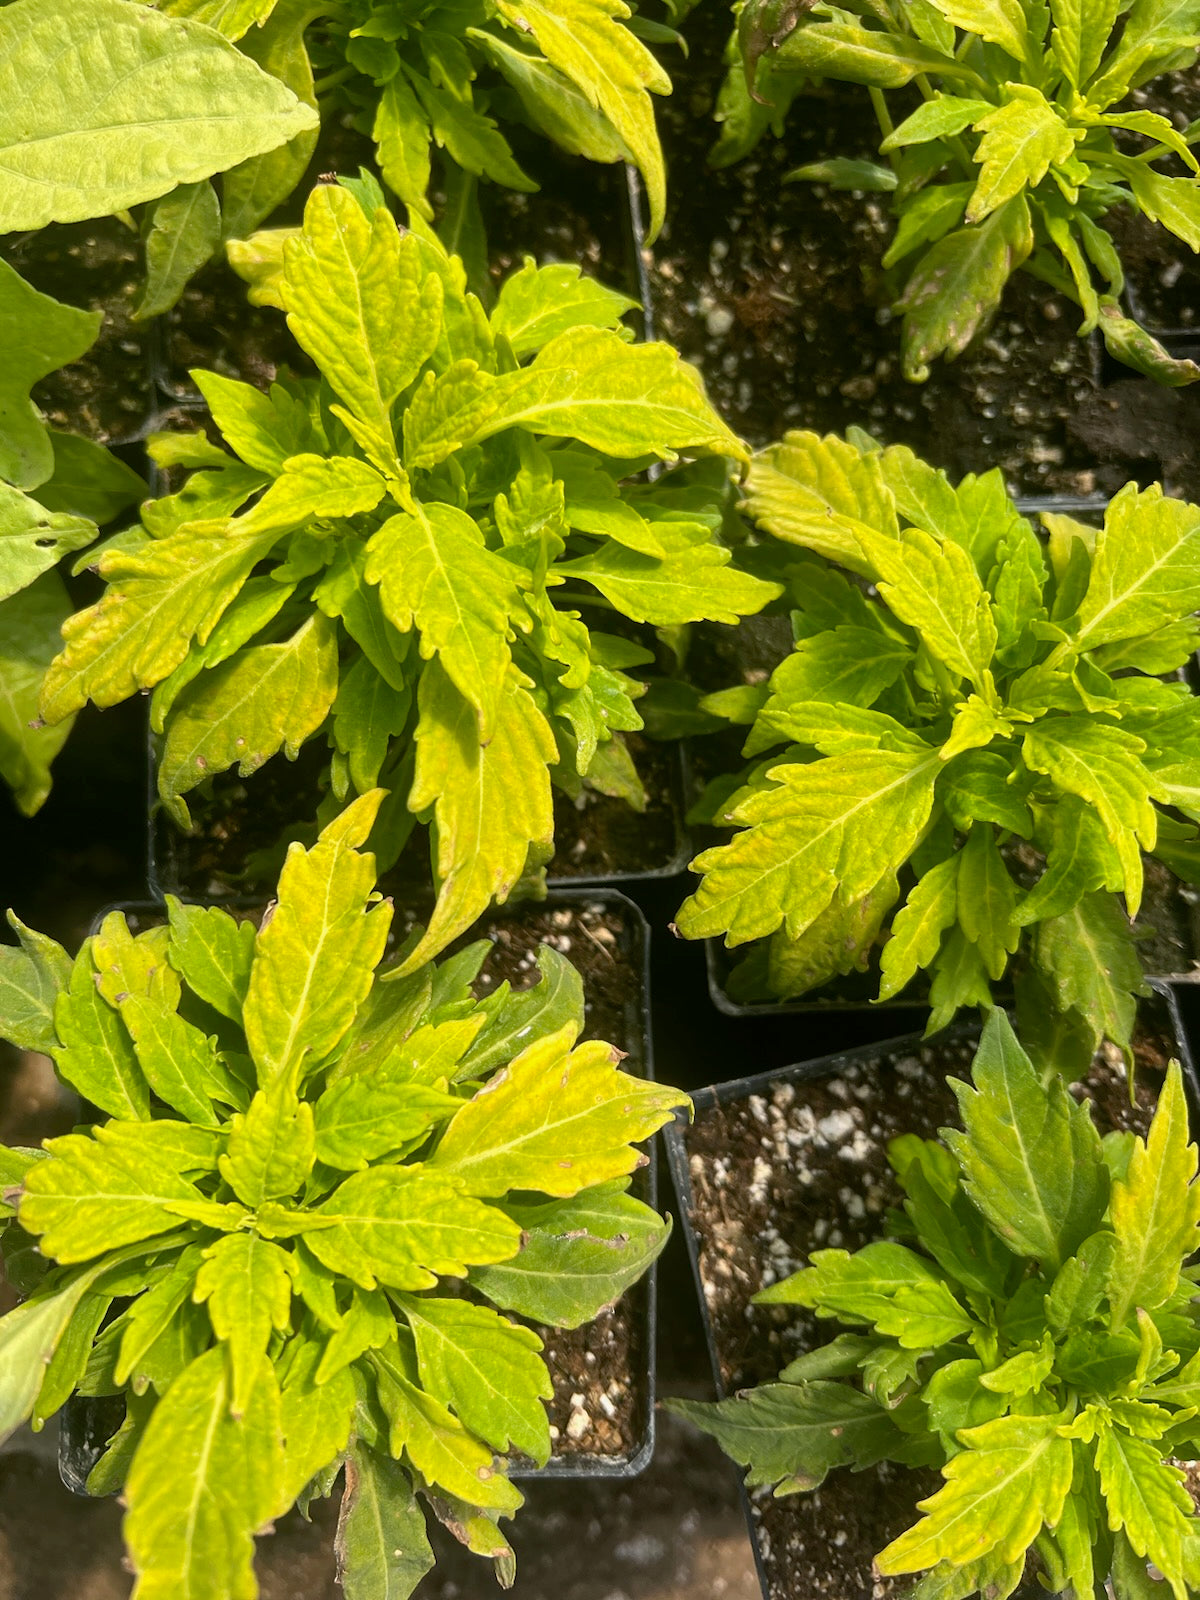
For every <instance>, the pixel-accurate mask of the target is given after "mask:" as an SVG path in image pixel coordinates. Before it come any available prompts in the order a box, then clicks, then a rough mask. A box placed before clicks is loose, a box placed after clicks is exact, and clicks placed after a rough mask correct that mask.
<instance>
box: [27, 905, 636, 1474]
mask: <svg viewBox="0 0 1200 1600" xmlns="http://www.w3.org/2000/svg"><path fill="white" fill-rule="evenodd" d="M239 909H240V910H241V911H243V912H244V913H245V915H247V916H249V917H254V916H255V915H256V914H261V912H262V910H263V907H262V904H261V902H260V903H259V905H258V906H257V907H251V906H243V907H241V908H239ZM113 910H115V911H121V912H123V913H124V914H125V915H126V917H127V918H128V920H129V923H130V926H131V927H132V928H134V930H135V931H137V930H138V929H139V928H143V927H149V926H153V925H155V924H157V923H160V922H162V921H163V920H165V912H164V909H163V906H162V904H161V903H160V902H158V901H127V902H124V903H122V904H120V905H116V906H111V907H109V908H108V911H113ZM107 914H108V912H107V911H105V912H104V913H102V914H101V915H100V916H99V917H98V918H97V919H96V923H95V925H94V926H95V927H98V926H99V924H100V922H101V921H102V920H103V917H104V916H105V915H107ZM415 920H416V914H415V912H413V911H411V910H408V909H407V908H404V907H398V908H397V914H396V917H395V920H394V922H393V935H394V937H397V938H403V936H404V934H405V932H406V931H407V929H406V926H405V925H406V923H407V924H408V925H409V926H411V924H412V922H413V921H415ZM649 932H650V930H649V927H648V925H647V923H646V920H645V918H644V917H643V915H642V913H641V911H640V910H639V909H638V907H637V906H636V905H635V904H634V903H633V901H632V900H629V899H628V898H626V896H625V895H623V894H620V893H618V892H617V891H616V890H614V889H604V888H598V889H593V890H589V891H587V892H586V893H584V894H576V893H573V892H570V891H567V890H552V891H551V892H550V893H549V894H548V895H547V897H546V899H545V900H543V901H538V902H528V901H527V902H525V903H523V904H521V905H518V906H513V907H506V908H503V909H501V910H498V911H496V912H494V913H492V914H491V915H490V916H488V917H486V918H484V919H483V920H482V921H481V922H479V923H478V924H477V925H476V926H475V927H474V928H473V929H472V930H471V933H470V934H468V935H465V936H464V937H463V938H461V939H460V940H458V941H456V943H455V944H454V945H452V946H451V947H450V949H451V952H453V951H454V950H455V949H458V948H461V947H462V946H463V945H465V944H468V943H470V942H472V941H473V940H474V939H476V938H486V939H490V940H491V942H492V944H493V946H494V947H495V948H494V951H493V953H491V954H490V955H489V956H488V959H487V962H486V963H485V966H484V970H483V972H482V973H481V974H480V977H479V979H478V990H479V993H480V994H483V993H486V992H487V991H488V990H490V989H492V988H495V987H496V985H498V984H499V983H501V982H502V981H504V980H505V979H507V980H508V981H509V983H510V984H511V985H512V987H513V988H514V989H520V988H528V987H529V986H530V984H531V983H532V982H535V981H536V980H537V977H538V970H537V966H536V955H537V950H538V947H539V946H540V945H542V944H549V945H551V946H552V947H553V948H555V949H556V950H558V951H559V952H560V953H561V954H563V955H565V956H566V957H567V958H568V959H569V960H570V961H571V962H572V964H573V965H575V966H576V967H577V968H578V969H579V970H580V972H581V975H582V977H583V982H584V993H585V997H586V998H585V1009H586V1023H585V1028H584V1037H585V1038H600V1039H605V1040H607V1041H608V1042H609V1043H610V1044H613V1045H615V1046H616V1047H617V1048H618V1049H619V1050H621V1051H622V1052H624V1056H625V1059H624V1061H623V1062H622V1068H623V1070H624V1071H626V1072H631V1073H635V1074H637V1075H638V1076H639V1077H646V1078H653V1076H654V1062H653V1051H652V1044H651V1034H650V1009H649V1007H650V1001H649V976H650V973H649ZM646 1154H647V1157H648V1164H647V1165H646V1166H645V1167H643V1168H641V1169H640V1170H639V1171H638V1172H637V1173H636V1174H635V1176H634V1180H633V1187H632V1192H633V1193H634V1194H636V1195H637V1196H638V1198H639V1199H642V1200H644V1201H646V1202H647V1204H649V1205H651V1206H656V1205H657V1193H658V1170H657V1141H651V1142H650V1144H649V1145H648V1147H647V1150H646ZM656 1290H657V1278H656V1267H655V1265H653V1264H652V1265H651V1267H650V1268H649V1270H648V1271H647V1272H646V1274H645V1275H644V1276H643V1277H642V1278H640V1279H639V1280H638V1282H637V1283H635V1284H633V1285H632V1286H631V1287H630V1288H629V1289H627V1290H626V1291H625V1293H624V1294H623V1295H622V1296H621V1297H620V1299H619V1300H617V1301H616V1303H615V1304H614V1305H612V1306H609V1307H607V1308H606V1309H605V1310H603V1311H602V1312H601V1313H600V1315H599V1316H598V1317H596V1318H595V1319H593V1321H592V1322H590V1323H587V1324H585V1325H584V1326H583V1327H582V1328H578V1329H574V1330H563V1329H558V1328H545V1327H539V1328H538V1329H537V1331H538V1333H539V1334H540V1335H541V1337H542V1339H543V1340H544V1342H545V1359H546V1365H547V1367H548V1369H549V1372H550V1377H551V1379H552V1381H553V1385H554V1395H553V1398H552V1399H551V1400H549V1401H548V1402H547V1409H548V1411H549V1414H550V1425H551V1437H552V1439H553V1453H552V1455H551V1457H550V1460H549V1461H548V1462H547V1464H546V1465H545V1466H544V1467H532V1466H523V1465H521V1464H520V1463H518V1464H517V1465H515V1466H514V1468H513V1470H512V1476H513V1477H514V1478H518V1479H547V1478H558V1479H563V1478H565V1479H582V1478H589V1479H590V1478H633V1477H636V1476H637V1474H638V1473H640V1472H641V1471H643V1469H644V1468H645V1467H646V1466H647V1464H648V1463H649V1461H650V1458H651V1456H652V1454H653V1452H654V1402H655V1361H654V1352H655V1338H656V1332H657V1293H656ZM517 1320H521V1319H519V1318H518V1319H517ZM122 1411H123V1407H122V1405H121V1403H120V1401H119V1400H118V1401H116V1402H115V1412H114V1402H113V1401H111V1400H104V1399H100V1400H93V1399H87V1398H76V1399H74V1400H72V1401H71V1402H70V1403H69V1404H68V1405H67V1406H66V1407H64V1409H63V1412H62V1413H61V1420H60V1432H59V1472H60V1475H61V1477H62V1480H63V1482H64V1483H65V1484H66V1486H67V1487H68V1488H69V1489H71V1490H73V1491H74V1492H75V1493H77V1494H83V1493H85V1492H86V1491H85V1485H86V1482H87V1478H88V1474H89V1473H90V1472H91V1469H92V1467H93V1466H94V1465H95V1463H96V1461H97V1460H98V1459H99V1457H100V1455H101V1454H102V1453H103V1451H104V1448H105V1446H106V1444H107V1442H108V1439H109V1438H110V1437H111V1435H112V1433H113V1432H114V1431H115V1429H116V1428H117V1427H118V1426H119V1425H120V1421H121V1415H122ZM580 1419H582V1420H580Z"/></svg>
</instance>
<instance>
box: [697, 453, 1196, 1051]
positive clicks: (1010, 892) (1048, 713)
mask: <svg viewBox="0 0 1200 1600" xmlns="http://www.w3.org/2000/svg"><path fill="white" fill-rule="evenodd" d="M745 494H746V500H745V504H746V508H747V510H748V512H749V514H750V516H751V518H752V520H753V522H754V523H755V524H756V525H757V527H758V528H759V529H760V530H762V531H763V532H765V533H768V534H771V535H774V536H775V538H776V539H777V540H778V541H779V545H778V546H776V547H775V548H774V549H771V550H770V551H769V554H770V556H771V558H772V559H773V560H776V561H778V562H781V563H786V561H787V555H786V547H787V546H789V545H791V546H794V547H795V549H796V555H795V563H794V565H793V566H792V568H791V571H790V577H789V584H790V590H789V592H790V595H791V597H792V600H793V602H794V605H795V610H794V611H793V613H792V617H793V629H794V634H795V646H794V649H793V651H792V654H791V655H790V656H788V657H787V658H786V659H785V660H784V661H783V662H782V663H781V665H780V666H779V667H778V668H777V669H776V670H775V672H774V674H773V676H772V677H771V679H770V681H769V683H767V684H764V685H761V686H745V687H742V688H738V689H734V690H730V691H723V692H721V693H719V694H717V695H714V696H710V697H709V698H708V699H707V700H706V701H704V702H702V703H703V705H704V706H705V707H706V708H707V709H709V710H710V711H712V712H714V713H718V714H723V715H725V716H728V717H730V718H731V719H732V720H733V721H735V722H741V723H746V724H749V734H748V737H747V741H746V744H745V754H746V755H747V756H748V757H750V758H752V759H751V764H750V765H749V766H748V767H747V768H746V769H745V770H744V771H743V772H742V773H741V774H738V775H735V776H733V777H730V778H727V779H721V780H718V781H717V782H716V783H715V784H713V785H712V786H711V788H710V790H709V792H708V794H707V796H706V797H705V799H704V800H703V802H702V804H701V807H700V810H701V813H702V815H703V816H704V817H705V818H706V819H707V820H709V821H711V822H714V823H716V824H717V825H718V826H721V827H732V828H734V829H735V830H737V831H736V832H735V834H734V837H733V838H732V840H731V841H729V842H728V843H725V844H719V845H717V846H715V847H714V848H712V849H710V850H707V851H705V852H704V853H703V854H701V855H700V856H699V857H698V858H697V860H696V861H695V863H694V866H695V869H696V870H697V871H698V872H700V873H701V874H702V879H701V883H700V885H699V887H698V889H697V890H696V892H695V894H694V895H693V896H692V897H691V898H690V899H689V900H688V901H687V903H686V904H685V905H684V907H683V909H682V910H681V912H680V914H679V919H678V925H679V928H680V931H681V932H682V933H684V934H685V935H686V936H688V937H689V938H702V937H712V936H715V935H724V936H725V939H726V942H727V943H728V944H729V945H740V944H744V943H746V942H747V941H749V940H764V941H767V942H766V943H764V944H760V945H759V946H757V947H756V949H755V951H754V952H753V953H752V955H751V956H750V958H749V960H748V961H747V962H746V963H745V964H744V965H743V967H742V968H741V969H740V973H741V975H740V979H739V980H737V981H738V982H740V984H741V992H742V994H743V996H744V997H746V998H762V997H763V996H764V995H775V996H779V997H782V998H789V997H792V996H795V995H798V994H802V993H805V992H807V991H808V990H810V989H813V988H815V987H818V986H819V985H821V984H823V983H825V982H827V981H828V980H829V979H831V978H833V977H836V976H838V975H842V974H846V973H849V972H850V971H852V970H853V969H855V968H856V967H857V968H860V969H865V968H866V966H867V964H868V960H869V958H870V955H871V953H872V951H873V948H874V947H875V946H876V944H877V943H879V942H880V940H881V939H885V940H886V942H884V943H883V947H882V953H881V957H880V961H881V967H882V981H881V986H880V991H879V994H880V998H881V999H888V998H889V997H891V996H893V995H896V994H899V993H900V992H901V991H902V990H903V989H904V988H905V987H906V986H907V985H908V984H909V982H910V981H911V980H912V979H913V977H914V976H915V975H916V974H917V973H918V972H919V971H923V972H925V973H927V974H928V975H929V978H930V979H931V995H930V998H931V1004H932V1007H933V1017H932V1021H931V1028H937V1027H940V1026H942V1025H943V1024H945V1023H946V1022H948V1021H949V1020H950V1019H951V1018H952V1017H953V1016H954V1014H955V1012H956V1011H957V1010H958V1009H959V1007H962V1006H970V1005H975V1004H981V1005H985V1006H986V1005H988V1004H990V1000H991V986H992V984H993V983H994V982H996V981H997V980H999V979H1001V978H1002V977H1004V975H1005V974H1006V972H1008V970H1009V967H1010V958H1011V957H1012V956H1013V955H1014V953H1017V952H1019V965H1020V988H1019V993H1020V994H1021V996H1022V998H1023V1002H1025V1003H1024V1004H1023V1010H1024V1009H1028V1011H1029V1013H1030V1017H1031V1023H1030V1025H1031V1026H1032V1025H1033V1021H1032V1019H1033V1018H1035V1017H1037V1016H1040V1017H1041V1018H1042V1021H1043V1022H1045V1020H1046V1019H1047V1018H1048V1017H1050V1016H1051V1015H1053V1016H1054V1017H1055V1018H1056V1020H1057V1023H1059V1024H1061V1025H1062V1026H1063V1028H1064V1029H1066V1031H1067V1032H1069V1033H1071V1034H1073V1035H1074V1037H1075V1040H1076V1046H1077V1049H1078V1051H1079V1052H1080V1055H1081V1058H1082V1059H1084V1060H1086V1059H1090V1056H1091V1052H1092V1050H1093V1048H1094V1046H1095V1045H1096V1043H1097V1042H1098V1040H1099V1037H1100V1035H1101V1034H1102V1033H1104V1034H1107V1035H1108V1036H1109V1038H1111V1039H1113V1040H1115V1041H1117V1042H1118V1043H1120V1044H1121V1045H1122V1046H1125V1047H1127V1046H1128V1044H1129V1039H1130V1030H1131V1028H1132V1024H1133V1015H1134V1009H1135V1000H1134V995H1135V994H1136V993H1138V992H1139V991H1140V989H1141V985H1142V976H1141V968H1140V965H1139V960H1138V956H1137V952H1136V943H1135V940H1134V937H1133V935H1132V933H1131V929H1130V923H1129V918H1130V917H1131V916H1136V914H1137V912H1138V910H1139V907H1140V904H1141V899H1142V893H1143V886H1144V875H1145V874H1144V863H1143V855H1144V853H1153V854H1156V855H1158V856H1159V857H1160V858H1161V859H1162V860H1163V861H1164V862H1165V863H1167V865H1168V866H1169V867H1171V868H1172V869H1174V870H1176V871H1178V872H1180V873H1182V874H1183V875H1185V876H1189V877H1193V878H1194V876H1195V874H1196V868H1197V860H1198V858H1197V843H1198V840H1200V834H1198V831H1197V828H1196V825H1195V824H1196V821H1197V820H1200V705H1198V703H1197V701H1196V700H1195V698H1194V697H1193V695H1192V692H1191V690H1190V689H1189V688H1188V686H1187V685H1186V684H1185V683H1183V682H1179V681H1174V679H1173V678H1172V677H1170V676H1169V675H1173V674H1176V673H1177V669H1178V668H1180V667H1181V666H1182V665H1183V663H1184V662H1185V661H1186V660H1187V659H1188V657H1189V656H1190V655H1191V653H1192V652H1193V651H1194V650H1195V648H1196V644H1197V638H1198V637H1200V625H1198V623H1197V620H1196V617H1195V615H1194V613H1195V611H1196V608H1197V606H1198V605H1200V508H1198V507H1196V506H1192V505H1187V504H1185V503H1184V502H1182V501H1178V500H1171V499H1167V498H1166V497H1164V495H1163V494H1162V492H1161V490H1160V489H1159V488H1157V487H1153V488H1150V489H1147V490H1145V491H1139V490H1138V489H1137V487H1136V486H1135V485H1133V484H1130V485H1128V486H1127V487H1126V488H1125V489H1123V490H1122V491H1121V493H1120V494H1119V495H1117V497H1116V499H1115V500H1114V501H1113V502H1112V503H1111V505H1110V506H1109V508H1108V511H1107V514H1106V515H1105V518H1104V524H1103V527H1102V528H1100V529H1099V530H1097V529H1095V528H1092V527H1089V526H1086V525H1085V524H1083V523H1080V522H1077V521H1074V520H1073V519H1072V518H1070V517H1067V516H1063V515H1060V514H1049V513H1047V514H1044V515H1043V517H1042V522H1043V524H1044V536H1043V537H1039V535H1038V534H1037V533H1035V531H1034V528H1033V526H1032V525H1031V524H1030V523H1029V522H1028V521H1027V520H1026V519H1025V518H1024V517H1022V516H1021V515H1020V514H1019V513H1018V512H1017V510H1016V508H1015V506H1014V505H1013V504H1012V502H1011V501H1010V500H1009V498H1008V496H1007V494H1006V493H1005V490H1004V484H1003V480H1002V478H1001V476H1000V473H999V472H998V471H993V472H990V473H987V474H986V475H985V476H983V477H980V478H975V477H968V478H965V479H964V480H963V481H962V482H961V483H960V484H959V485H958V486H957V488H955V487H953V486H952V485H951V484H950V483H949V481H948V480H947V478H946V476H945V474H944V473H941V472H938V471H935V470H934V469H933V468H932V467H930V466H928V465H927V464H925V463H924V462H922V461H920V460H919V459H918V458H917V457H916V456H914V455H913V453H912V452H911V451H910V450H908V449H907V448H906V447H903V446H896V447H892V448H889V449H886V450H885V449H881V448H880V447H879V446H878V445H877V444H876V443H875V442H874V441H873V440H871V439H870V438H868V437H867V436H866V435H865V434H859V435H856V436H854V437H853V438H851V439H847V440H842V439H839V438H836V437H834V436H832V435H830V436H828V437H826V438H820V437H818V436H817V435H816V434H812V433H793V434H789V435H788V436H787V437H786V438H785V439H784V441H783V442H782V443H781V444H777V445H773V446H771V447H770V448H768V449H767V450H765V451H763V452H761V453H760V454H759V455H758V456H757V457H756V458H755V460H754V462H753V464H752V466H751V468H750V470H749V473H748V476H747V480H746V486H745ZM784 570H785V571H787V567H786V565H785V566H784ZM1164 675H1166V676H1164ZM1184 819H1187V820H1184ZM1118 894H1121V895H1123V896H1124V902H1125V903H1124V908H1122V906H1121V904H1120V902H1119V901H1118V899H1117V895H1118ZM1127 913H1128V915H1127ZM1060 1048H1065V1044H1061V1043H1060Z"/></svg>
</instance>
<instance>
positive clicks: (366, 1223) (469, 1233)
mask: <svg viewBox="0 0 1200 1600" xmlns="http://www.w3.org/2000/svg"><path fill="white" fill-rule="evenodd" d="M311 1215H312V1217H313V1220H314V1221H316V1222H319V1223H320V1224H321V1226H319V1227H316V1228H314V1230H313V1231H311V1232H309V1233H307V1234H306V1238H305V1243H306V1245H307V1247H308V1249H310V1250H311V1251H312V1253H313V1255H315V1256H316V1258H317V1260H318V1261H322V1262H324V1264H325V1265H326V1266H327V1267H328V1268H329V1269H330V1270H331V1271H332V1272H337V1273H342V1274H344V1275H345V1276H346V1277H347V1278H349V1279H351V1281H352V1282H354V1283H357V1284H359V1285H361V1287H362V1288H364V1289H374V1288H375V1286H376V1284H377V1283H385V1284H387V1285H389V1286H390V1287H392V1288H396V1289H432V1288H433V1286H434V1284H435V1283H436V1282H437V1279H438V1278H439V1277H445V1276H446V1275H447V1274H449V1275H450V1276H452V1277H462V1276H464V1275H465V1273H466V1270H467V1268H468V1267H469V1266H484V1265H487V1264H488V1263H490V1262H493V1261H507V1260H508V1259H509V1258H510V1257H511V1256H514V1255H516V1253H517V1251H518V1250H519V1249H520V1246H521V1230H520V1228H519V1227H518V1226H517V1224H516V1223H515V1222H512V1221H511V1220H510V1219H509V1218H508V1217H506V1216H505V1215H504V1213H503V1212H501V1211H498V1210H497V1209H496V1208H495V1207H494V1206H486V1205H483V1204H481V1203H480V1202H479V1201H478V1200H476V1199H473V1198H471V1196H470V1195H468V1194H465V1193H464V1192H463V1187H462V1185H461V1184H460V1183H459V1181H458V1178H457V1174H453V1173H444V1172H441V1171H434V1170H432V1169H431V1168H430V1167H428V1166H421V1165H420V1164H418V1163H414V1164H412V1165H409V1166H385V1167H371V1168H368V1170H367V1171H366V1172H356V1173H355V1174H354V1175H353V1176H352V1177H349V1178H347V1179H346V1180H345V1182H344V1183H342V1184H340V1185H339V1186H338V1187H337V1188H336V1189H335V1190H334V1191H333V1193H332V1194H331V1195H330V1196H329V1198H328V1199H327V1200H324V1201H322V1203H321V1204H320V1206H318V1207H317V1208H316V1209H315V1211H314V1212H312V1213H311Z"/></svg>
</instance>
